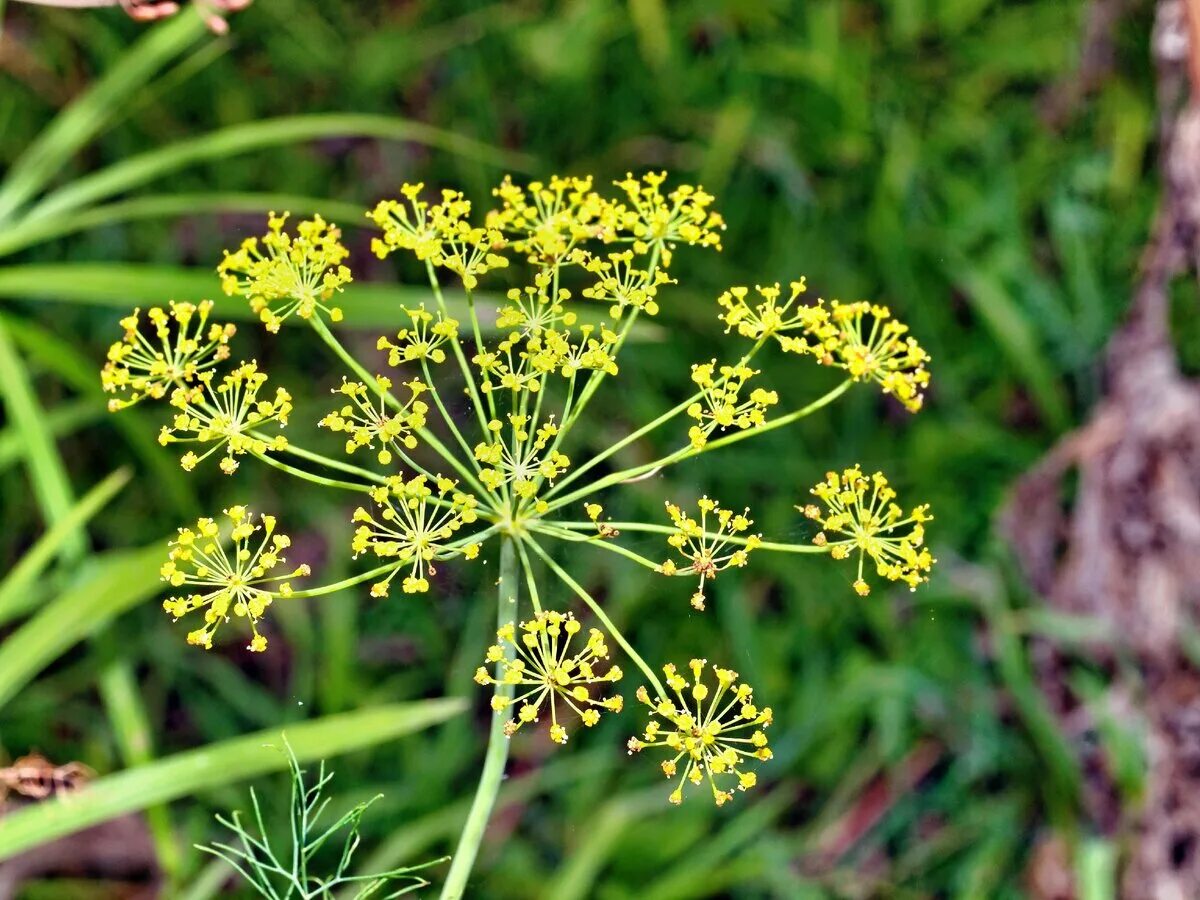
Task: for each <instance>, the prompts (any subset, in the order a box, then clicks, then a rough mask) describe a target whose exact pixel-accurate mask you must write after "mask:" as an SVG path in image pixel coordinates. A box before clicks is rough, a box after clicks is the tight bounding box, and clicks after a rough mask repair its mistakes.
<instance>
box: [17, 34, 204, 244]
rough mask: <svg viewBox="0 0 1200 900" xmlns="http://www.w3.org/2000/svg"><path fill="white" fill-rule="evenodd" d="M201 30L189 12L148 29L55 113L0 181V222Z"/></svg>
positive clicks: (39, 186) (99, 130) (198, 36)
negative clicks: (70, 101) (93, 81)
mask: <svg viewBox="0 0 1200 900" xmlns="http://www.w3.org/2000/svg"><path fill="white" fill-rule="evenodd" d="M203 34H205V29H204V23H203V22H202V21H201V19H200V17H199V16H198V15H191V14H189V15H183V16H175V17H174V18H173V19H171V20H170V21H168V22H166V23H164V24H162V25H160V26H158V27H156V28H152V29H150V30H149V31H148V32H147V33H146V35H145V37H143V38H142V39H141V40H140V41H138V43H137V44H135V45H134V46H133V47H132V48H131V49H130V50H129V51H128V52H127V53H125V54H123V56H122V57H121V60H120V62H118V63H117V64H116V65H115V66H113V68H112V69H110V70H109V71H108V72H107V73H106V74H105V75H104V76H103V77H102V78H101V79H100V80H99V81H97V82H96V83H95V84H94V85H93V86H92V87H91V88H90V89H88V91H87V92H86V93H84V94H83V95H82V96H81V97H79V98H78V99H77V100H75V101H74V102H73V103H71V104H70V105H69V106H68V107H67V108H66V109H64V110H63V111H62V112H61V113H60V114H59V115H58V116H56V117H55V119H54V121H53V122H51V123H50V125H49V126H47V127H46V129H45V130H44V131H43V132H42V133H41V134H40V135H39V136H38V137H37V139H36V140H34V141H33V142H32V143H31V144H30V145H29V146H28V147H27V148H26V149H25V151H24V152H23V153H22V154H21V155H20V156H19V157H18V158H17V159H16V161H15V162H13V164H12V167H11V168H10V169H9V170H8V174H7V176H6V177H5V179H4V182H3V184H2V185H0V222H2V221H5V220H7V219H9V218H11V217H12V215H13V213H14V212H15V211H16V210H17V209H18V208H19V207H20V206H21V205H22V204H24V203H25V202H26V201H28V200H29V199H30V198H32V197H33V196H34V195H35V194H36V193H37V192H38V191H39V190H41V189H42V188H43V187H45V186H46V184H47V183H48V182H49V181H50V179H51V178H53V177H54V175H55V174H56V173H57V172H58V171H59V170H60V169H61V168H62V167H63V165H64V164H65V163H66V162H67V160H69V159H70V158H71V156H72V155H73V154H74V153H75V152H76V151H77V150H79V149H80V148H81V147H83V146H84V145H86V144H87V142H88V141H90V140H91V139H92V138H94V137H95V136H96V135H97V134H99V133H100V132H101V131H102V130H103V129H104V128H105V127H106V126H107V125H108V124H109V123H110V122H111V121H112V120H113V119H114V118H115V117H116V116H117V115H118V114H120V113H121V110H122V107H123V105H124V103H125V101H126V100H128V99H129V98H130V97H131V96H133V95H134V94H135V92H137V91H138V90H139V89H140V88H142V87H143V86H145V85H146V84H147V83H149V82H150V81H151V80H152V79H153V77H154V75H155V73H156V72H158V71H159V69H161V68H162V67H163V66H164V65H165V64H166V63H167V62H168V61H169V60H171V59H172V58H174V57H175V56H177V55H179V54H180V53H182V52H183V51H184V50H185V49H186V48H187V47H188V45H189V44H191V43H193V42H194V41H196V40H197V39H199V38H200V36H201V35H203Z"/></svg>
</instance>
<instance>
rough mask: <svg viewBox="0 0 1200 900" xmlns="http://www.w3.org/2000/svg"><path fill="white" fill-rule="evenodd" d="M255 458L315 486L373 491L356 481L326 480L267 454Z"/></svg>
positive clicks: (366, 485) (322, 476) (361, 491)
mask: <svg viewBox="0 0 1200 900" xmlns="http://www.w3.org/2000/svg"><path fill="white" fill-rule="evenodd" d="M254 456H255V457H257V458H258V459H261V460H262V461H263V462H265V463H266V464H267V465H269V466H274V467H275V468H276V469H279V470H280V471H282V472H287V473H288V474H289V475H294V476H295V477H297V478H303V479H304V480H305V481H311V482H313V483H314V484H320V485H324V486H325V487H334V488H341V489H342V490H344V491H357V492H358V493H366V492H367V491H369V490H371V485H369V484H360V483H358V482H355V481H339V480H338V479H336V478H326V477H325V476H324V475H316V474H314V473H312V472H306V471H304V470H303V469H297V468H296V467H295V466H289V465H288V464H287V463H285V462H280V461H279V460H277V459H272V458H271V457H270V456H268V455H267V454H266V453H255V454H254Z"/></svg>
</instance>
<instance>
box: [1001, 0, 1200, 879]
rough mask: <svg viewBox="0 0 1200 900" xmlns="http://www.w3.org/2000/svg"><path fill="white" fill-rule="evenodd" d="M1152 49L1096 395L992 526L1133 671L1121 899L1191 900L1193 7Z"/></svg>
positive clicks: (1196, 162)
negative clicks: (1132, 259)
mask: <svg viewBox="0 0 1200 900" xmlns="http://www.w3.org/2000/svg"><path fill="white" fill-rule="evenodd" d="M1152 52H1153V55H1154V61H1155V66H1156V70H1157V72H1158V102H1159V130H1160V135H1161V148H1162V149H1161V155H1160V158H1159V167H1160V171H1161V175H1162V180H1163V197H1162V201H1161V205H1160V208H1159V211H1158V214H1157V216H1156V221H1155V223H1154V226H1153V230H1152V235H1151V238H1150V242H1149V245H1148V246H1147V249H1146V252H1145V254H1144V256H1143V260H1142V265H1141V270H1140V272H1139V276H1138V281H1137V284H1136V287H1135V290H1134V295H1133V301H1132V304H1131V307H1130V312H1129V314H1128V317H1127V318H1126V320H1125V322H1124V323H1123V324H1122V325H1121V326H1120V328H1118V330H1117V331H1116V332H1115V333H1114V335H1113V337H1112V339H1111V340H1110V342H1109V345H1108V348H1107V359H1106V365H1107V376H1108V377H1107V393H1106V396H1105V398H1104V400H1103V401H1102V402H1101V403H1100V404H1099V405H1098V407H1097V408H1096V410H1095V411H1094V412H1093V414H1092V416H1091V419H1090V421H1089V422H1088V423H1087V424H1086V425H1084V426H1083V427H1082V428H1080V429H1079V430H1078V431H1076V432H1074V433H1072V434H1069V435H1068V436H1066V437H1065V438H1064V439H1063V440H1061V441H1060V442H1059V443H1058V445H1057V446H1056V447H1054V448H1053V449H1052V450H1051V451H1050V452H1049V453H1048V454H1047V455H1046V457H1045V458H1044V459H1043V460H1042V461H1041V462H1040V463H1039V464H1038V465H1037V466H1035V467H1034V468H1033V469H1032V470H1031V471H1030V472H1028V473H1027V474H1026V475H1025V476H1024V477H1023V478H1022V479H1020V480H1019V481H1018V483H1017V484H1016V486H1015V487H1014V490H1013V493H1012V496H1011V499H1010V503H1009V504H1008V506H1007V508H1006V510H1005V511H1004V513H1003V514H1002V520H1001V524H1002V528H1003V530H1004V532H1005V533H1006V535H1007V536H1008V538H1009V540H1010V542H1011V544H1012V546H1013V548H1014V550H1015V552H1016V555H1017V558H1018V560H1019V561H1020V563H1021V564H1022V567H1023V568H1024V570H1025V572H1026V575H1027V576H1028V578H1029V580H1030V581H1031V582H1032V584H1033V586H1034V587H1035V588H1036V589H1037V590H1038V591H1039V592H1040V593H1041V594H1042V595H1043V596H1044V597H1045V598H1046V601H1047V602H1048V603H1049V604H1050V605H1052V606H1054V607H1056V608H1058V609H1060V610H1062V611H1065V612H1071V613H1076V614H1084V615H1089V616H1095V617H1098V618H1100V619H1103V620H1105V621H1106V622H1108V623H1109V624H1110V625H1111V629H1110V632H1111V633H1112V634H1114V635H1118V636H1119V637H1118V638H1117V639H1116V640H1115V641H1114V642H1112V643H1111V644H1109V645H1106V646H1097V647H1094V648H1093V650H1092V653H1093V656H1094V657H1095V658H1097V659H1101V660H1108V659H1112V658H1115V657H1116V656H1118V655H1120V656H1122V657H1126V658H1128V657H1132V659H1133V660H1135V662H1136V664H1137V667H1138V670H1139V671H1140V674H1141V676H1142V679H1143V681H1142V691H1143V693H1144V697H1143V700H1142V703H1141V714H1142V716H1144V718H1145V721H1146V726H1147V729H1148V736H1147V737H1148V746H1147V750H1148V759H1149V764H1150V770H1149V773H1148V776H1147V791H1146V797H1145V802H1144V805H1143V808H1142V809H1141V810H1135V811H1126V812H1125V815H1126V816H1127V817H1129V818H1132V835H1133V840H1132V842H1131V846H1130V848H1129V857H1128V859H1127V861H1126V865H1125V870H1124V876H1123V880H1122V896H1123V897H1126V898H1131V900H1143V898H1145V900H1149V898H1155V900H1159V898H1165V900H1171V898H1176V897H1177V898H1181V900H1183V898H1195V897H1200V671H1198V670H1197V669H1196V667H1195V665H1194V664H1193V663H1191V662H1189V661H1188V659H1187V657H1186V656H1185V655H1184V653H1183V652H1182V649H1181V645H1180V634H1181V629H1182V627H1183V626H1185V625H1189V626H1190V624H1191V623H1193V622H1197V621H1200V385H1197V383H1195V382H1193V381H1190V380H1188V379H1186V378H1185V377H1183V375H1182V374H1181V373H1180V370H1179V366H1178V364H1177V356H1176V353H1175V349H1174V346H1173V344H1172V341H1171V334H1170V288H1171V284H1172V282H1173V280H1174V279H1175V278H1177V277H1178V276H1180V275H1181V274H1184V273H1186V272H1188V271H1189V270H1195V268H1196V264H1197V260H1198V259H1200V241H1198V237H1200V99H1198V98H1200V0H1160V2H1159V3H1158V7H1157V19H1156V24H1155V29H1154V37H1153V48H1152ZM1071 476H1074V477H1075V479H1076V481H1075V487H1074V497H1073V502H1070V503H1069V502H1068V500H1067V497H1066V494H1067V491H1068V485H1069V478H1070V477H1071ZM1055 656H1056V654H1055V653H1054V651H1053V650H1052V649H1051V650H1050V651H1049V653H1048V654H1047V655H1046V657H1045V658H1043V666H1042V673H1043V677H1044V682H1045V684H1046V688H1047V694H1048V696H1050V698H1051V702H1052V703H1053V704H1055V705H1056V706H1057V708H1058V710H1059V712H1060V713H1061V714H1062V715H1064V716H1066V715H1068V714H1069V710H1070V707H1071V705H1072V703H1073V700H1072V699H1071V698H1070V697H1069V691H1067V690H1066V689H1065V688H1064V686H1063V685H1062V684H1061V683H1060V682H1059V680H1058V678H1057V675H1058V673H1059V670H1060V669H1061V665H1059V663H1058V662H1057V661H1056V660H1055ZM1102 780H1103V779H1100V781H1102ZM1089 783H1090V785H1091V787H1090V790H1091V791H1092V792H1093V793H1095V794H1102V793H1110V792H1111V791H1112V788H1111V785H1109V786H1105V785H1103V784H1100V783H1097V782H1096V780H1093V781H1092V782H1089ZM1085 805H1086V806H1087V807H1088V808H1089V809H1090V810H1092V811H1093V813H1094V812H1095V811H1096V810H1097V809H1099V808H1103V807H1105V806H1106V805H1107V806H1111V803H1107V802H1106V801H1105V800H1104V799H1103V798H1100V797H1091V798H1085ZM1095 824H1096V826H1097V827H1100V828H1102V829H1106V830H1110V829H1112V828H1113V827H1114V826H1113V824H1112V823H1111V822H1110V823H1104V822H1096V823H1095ZM1126 824H1129V823H1128V822H1126V823H1122V825H1126Z"/></svg>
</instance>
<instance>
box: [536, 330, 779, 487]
mask: <svg viewBox="0 0 1200 900" xmlns="http://www.w3.org/2000/svg"><path fill="white" fill-rule="evenodd" d="M765 342H766V338H765V337H763V338H759V339H758V340H757V341H755V343H754V346H752V347H751V348H750V349H749V350H748V351H747V352H746V354H745V355H744V356H743V357H742V358H741V359H740V360H738V362H737V366H744V365H746V364H748V363H749V362H750V360H752V359H753V358H754V356H755V354H757V353H758V351H759V350H761V349H762V346H763V344H764V343H765ZM737 366H735V367H734V368H736V367H737ZM727 380H728V378H727V376H722V377H720V378H718V379H717V381H716V386H718V387H719V386H720V385H723V384H724V383H725V382H726V381H727ZM703 396H704V392H703V391H696V392H695V393H694V394H692V395H691V396H690V397H688V398H687V399H686V400H684V401H683V402H682V403H677V404H676V405H675V406H672V407H671V408H670V409H668V410H667V411H666V412H665V413H663V414H662V415H661V416H659V417H658V418H657V419H654V420H653V421H651V422H648V423H647V424H645V425H643V426H642V427H641V428H639V429H638V430H637V431H635V432H633V433H632V434H628V435H626V436H625V437H623V438H621V440H619V441H617V442H616V443H615V444H613V445H612V446H611V447H609V448H608V449H606V450H603V451H601V452H600V453H598V454H596V455H595V456H593V457H592V458H591V459H589V460H588V461H587V462H585V463H584V464H583V465H582V466H580V467H579V468H578V469H576V470H575V471H574V472H568V473H567V475H566V477H564V478H563V479H562V480H561V481H560V482H559V483H558V484H556V485H555V486H554V487H553V488H551V489H550V490H549V491H547V492H546V496H545V497H544V498H543V499H546V500H549V499H550V498H551V497H553V496H554V495H555V494H558V493H560V492H561V491H562V490H563V488H565V487H566V486H567V485H568V484H570V483H571V482H572V481H574V480H575V479H576V478H578V477H579V476H581V475H582V474H583V473H584V472H586V471H588V470H589V469H591V468H592V467H593V466H596V465H598V464H600V463H602V462H604V460H606V459H608V458H609V457H610V456H612V455H613V454H614V453H617V452H618V451H620V450H622V449H624V448H625V447H627V446H629V445H630V444H632V443H633V442H634V441H636V440H637V439H638V438H640V437H643V436H644V435H647V434H649V433H650V432H652V431H654V429H656V428H658V427H660V426H662V425H664V424H666V423H667V422H669V421H670V420H671V419H673V418H675V416H677V415H679V414H680V413H681V412H684V411H685V410H686V409H687V408H688V407H689V406H691V405H692V404H693V403H696V402H698V401H699V400H700V399H702V398H703ZM674 455H675V454H672V456H674ZM661 464H663V463H662V462H661V461H659V462H654V463H648V464H646V465H645V466H642V467H640V470H641V471H649V470H650V469H652V468H654V466H656V465H661ZM623 477H625V478H628V477H630V476H629V475H628V474H626V475H624V476H623ZM610 479H611V476H610ZM620 480H621V478H617V479H615V481H620ZM615 481H613V480H606V481H605V482H604V483H605V484H613V483H615ZM572 496H573V497H574V496H583V494H582V493H581V492H580V491H576V492H575V493H574V494H572Z"/></svg>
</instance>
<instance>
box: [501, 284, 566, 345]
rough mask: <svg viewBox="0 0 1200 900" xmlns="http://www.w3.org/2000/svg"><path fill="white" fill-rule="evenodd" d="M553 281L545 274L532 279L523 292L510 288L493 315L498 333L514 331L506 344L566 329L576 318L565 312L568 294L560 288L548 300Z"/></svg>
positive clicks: (564, 289)
mask: <svg viewBox="0 0 1200 900" xmlns="http://www.w3.org/2000/svg"><path fill="white" fill-rule="evenodd" d="M552 281H553V277H552V276H551V275H550V273H549V272H538V273H537V274H536V275H534V279H533V284H532V285H529V286H528V287H526V288H524V289H518V288H513V289H512V290H511V291H509V292H508V301H509V302H508V303H506V304H505V305H503V306H501V307H500V310H499V312H498V313H497V315H496V327H497V328H498V329H501V330H509V329H516V333H515V334H510V335H509V338H508V339H509V341H511V342H514V343H515V342H516V341H517V340H520V339H523V338H529V337H531V336H539V335H541V334H543V333H544V332H547V331H557V330H559V329H562V328H567V329H569V328H570V327H571V326H572V325H574V324H575V321H576V319H577V318H578V316H576V315H575V313H573V312H568V311H567V310H566V303H567V301H568V300H570V299H571V292H570V291H569V290H567V289H566V288H560V289H559V290H558V292H557V293H556V294H555V295H554V297H551V296H550V290H549V289H550V286H551V283H552Z"/></svg>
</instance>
